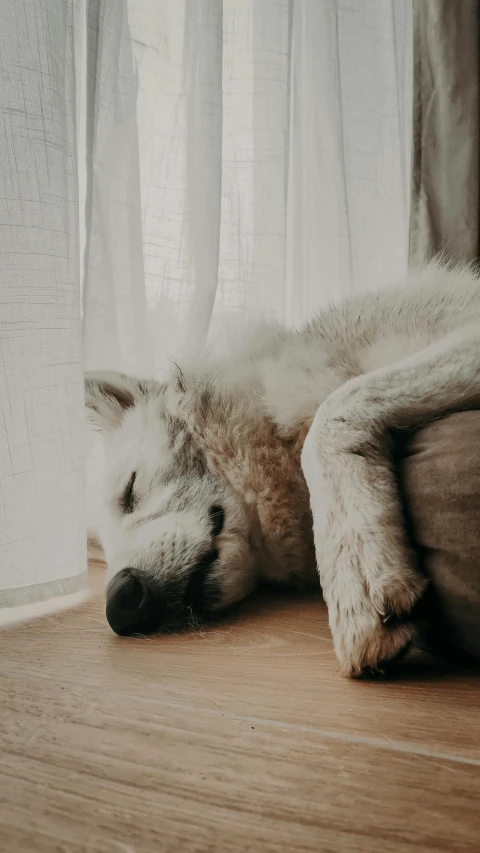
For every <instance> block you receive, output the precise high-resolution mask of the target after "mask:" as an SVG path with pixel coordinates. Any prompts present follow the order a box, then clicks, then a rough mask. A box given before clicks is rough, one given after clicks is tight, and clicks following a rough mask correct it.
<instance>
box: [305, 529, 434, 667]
mask: <svg viewBox="0 0 480 853" xmlns="http://www.w3.org/2000/svg"><path fill="white" fill-rule="evenodd" d="M380 538H381V537H379V539H377V540H375V543H373V542H372V541H371V540H370V542H368V540H366V539H365V537H364V536H359V535H358V534H356V535H353V534H352V535H351V536H349V537H346V539H345V538H344V539H343V540H342V541H341V542H340V543H338V542H337V543H336V544H337V547H336V548H335V552H336V559H334V560H332V561H329V564H330V570H329V571H327V572H324V573H322V574H323V576H324V577H323V592H324V597H325V601H326V603H327V606H328V612H329V619H330V627H331V630H332V636H333V641H334V648H335V652H336V655H337V658H338V660H339V663H340V667H341V670H342V672H343V673H345V674H346V675H350V676H353V677H359V676H363V675H372V674H374V673H378V674H383V673H384V672H385V670H386V668H387V667H389V665H391V664H392V663H393V662H394V661H396V660H398V659H399V658H400V657H401V656H402V655H403V654H404V652H405V651H406V650H407V648H408V647H409V645H410V644H411V643H412V641H413V640H414V639H415V636H416V627H415V625H414V624H413V623H412V620H411V616H410V614H411V612H412V610H413V608H414V607H415V605H416V604H417V602H418V600H419V599H420V597H421V596H422V594H423V591H424V589H425V585H426V581H425V579H424V578H423V577H422V576H421V575H420V574H419V573H418V572H417V571H416V569H415V567H414V564H410V563H409V556H410V555H409V554H408V552H407V550H403V549H401V550H398V548H396V547H395V543H394V542H393V541H391V542H390V546H391V547H389V548H386V550H385V549H383V548H381V547H379V546H380ZM327 541H328V540H327ZM384 544H385V545H386V543H384ZM368 545H370V547H368ZM397 545H398V543H397ZM332 550H333V549H332ZM395 556H396V558H398V562H396V560H395Z"/></svg>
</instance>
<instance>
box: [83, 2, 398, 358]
mask: <svg viewBox="0 0 480 853" xmlns="http://www.w3.org/2000/svg"><path fill="white" fill-rule="evenodd" d="M89 8H90V15H89V33H90V46H91V52H90V60H89V70H90V80H91V83H92V87H94V90H95V93H94V97H92V99H91V103H92V105H93V106H92V116H91V119H90V123H91V126H92V128H93V130H94V134H95V136H94V139H93V140H92V138H91V146H90V149H89V152H88V154H87V164H88V165H89V167H90V175H91V185H90V187H89V193H88V194H87V195H88V198H87V204H88V207H89V216H90V220H89V221H90V222H91V228H90V243H89V246H88V252H87V259H86V265H87V278H86V282H87V287H86V297H85V358H86V363H87V366H88V367H92V368H94V367H95V368H96V367H119V366H122V367H123V368H124V369H126V370H134V371H135V370H136V371H139V372H154V373H155V374H157V375H158V373H159V372H162V371H163V370H164V369H165V365H166V361H165V358H166V356H169V355H172V354H174V355H179V354H182V353H184V352H185V353H187V354H190V355H195V353H196V352H198V351H199V350H201V349H202V348H203V346H204V345H205V342H206V340H207V338H208V337H209V336H210V339H212V338H215V336H216V334H217V333H219V332H221V331H222V330H223V329H224V328H225V326H227V327H230V326H231V322H232V320H233V321H234V322H235V323H243V322H246V323H248V322H250V321H251V320H252V318H255V317H258V316H265V315H270V316H274V317H276V318H277V319H280V320H282V321H285V322H287V323H293V324H299V323H301V322H303V321H304V320H305V319H307V318H308V317H310V316H311V314H312V313H314V312H315V311H316V310H318V309H319V308H320V307H322V306H324V305H325V304H326V303H327V302H329V301H331V300H332V299H335V298H338V297H340V296H344V295H346V294H348V293H351V292H354V291H358V290H361V289H363V288H365V287H368V286H371V285H377V284H379V283H382V282H388V281H389V280H390V279H391V278H392V277H394V276H395V275H398V274H399V273H401V272H402V271H403V270H404V269H405V267H406V260H407V242H408V217H409V190H410V186H409V184H410V177H409V176H410V163H409V160H410V147H411V89H412V85H411V64H412V60H411V32H410V29H411V24H410V16H411V0H391V2H388V0H176V2H175V3H172V2H171V0H116V2H108V0H90V4H89Z"/></svg>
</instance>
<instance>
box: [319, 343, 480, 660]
mask: <svg viewBox="0 0 480 853" xmlns="http://www.w3.org/2000/svg"><path fill="white" fill-rule="evenodd" d="M478 403H480V334H479V329H478V328H477V327H475V328H471V329H468V330H462V331H461V332H460V333H455V334H452V335H449V336H447V337H445V338H444V339H443V340H441V341H440V342H439V343H437V344H434V345H432V346H431V347H428V348H427V349H425V350H423V351H422V352H420V353H418V354H417V355H415V356H412V357H411V358H408V359H405V360H404V361H403V362H401V363H398V364H396V365H393V366H392V367H388V368H382V369H380V370H376V371H373V372H372V373H369V374H366V375H364V376H361V377H358V378H357V379H353V380H350V381H349V382H347V383H346V384H345V385H344V386H342V388H340V389H339V390H338V391H335V392H334V393H333V394H331V395H330V397H328V398H327V400H326V401H325V403H323V405H322V406H321V407H320V408H319V410H318V411H317V414H316V416H315V418H314V421H313V424H312V427H311V429H310V431H309V433H308V435H307V438H306V440H305V444H304V448H303V452H302V468H303V472H304V475H305V478H306V481H307V486H308V488H309V491H310V501H311V508H312V513H313V522H314V535H315V549H316V554H317V563H318V568H319V574H320V581H321V584H322V587H323V593H324V597H325V601H326V603H327V606H328V610H329V620H330V626H331V630H332V635H333V640H334V646H335V651H336V654H337V657H338V659H339V661H340V665H341V667H342V670H343V671H344V672H345V673H347V674H349V675H361V674H363V673H364V672H368V671H375V670H381V669H382V668H383V665H384V664H385V663H386V662H388V661H390V660H392V659H394V658H396V657H397V656H398V655H399V654H400V653H401V652H402V651H403V650H404V649H405V648H406V647H407V646H408V644H409V643H410V641H411V640H412V639H413V638H414V636H415V628H414V626H413V625H412V624H411V623H409V622H408V613H409V611H410V610H411V608H412V606H413V604H414V603H415V602H416V600H417V599H418V597H419V596H420V595H421V593H422V591H423V589H424V586H425V581H424V579H423V577H422V575H421V574H420V573H419V572H418V570H417V568H416V565H415V558H414V555H413V553H412V552H411V550H410V548H409V546H408V542H407V538H406V534H405V531H404V523H403V518H402V512H401V504H400V500H399V496H398V493H397V485H396V481H395V476H394V472H393V470H392V466H391V462H390V455H389V443H388V436H389V430H390V429H392V428H404V427H414V426H416V425H417V424H420V423H422V422H425V421H428V420H429V419H432V418H434V417H438V416H439V415H441V414H443V413H445V412H447V411H449V410H455V409H459V408H462V407H463V408H466V407H468V406H471V405H472V404H473V405H477V404H478ZM401 620H404V621H401Z"/></svg>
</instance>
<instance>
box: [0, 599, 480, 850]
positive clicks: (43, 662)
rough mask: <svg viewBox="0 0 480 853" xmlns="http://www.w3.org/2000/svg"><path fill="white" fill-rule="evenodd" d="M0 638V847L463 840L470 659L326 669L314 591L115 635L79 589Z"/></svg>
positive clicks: (368, 844) (477, 823) (472, 678)
mask: <svg viewBox="0 0 480 853" xmlns="http://www.w3.org/2000/svg"><path fill="white" fill-rule="evenodd" d="M0 644H1V661H0V674H1V684H0V727H1V732H0V850H1V851H2V853H3V852H4V851H5V852H6V851H8V853H23V851H25V853H26V851H28V853H37V851H45V853H57V851H65V853H66V851H68V853H183V851H185V853H194V851H195V853H217V851H218V853H233V851H245V853H246V851H250V853H256V851H271V853H281V852H282V851H285V853H289V851H311V853H323V851H325V853H326V851H332V853H333V851H335V853H336V851H342V853H343V851H345V853H350V851H351V853H363V851H365V853H367V852H368V853H380V851H381V853H388V852H389V851H391V853H402V851H408V853H411V851H440V850H441V851H448V853H453V851H462V853H464V851H477V850H479V849H480V806H479V797H480V678H479V676H478V675H475V674H473V673H470V674H469V673H468V672H462V673H459V672H453V671H449V670H448V668H446V667H445V666H444V665H443V664H439V663H438V662H436V661H433V660H430V661H427V660H425V659H421V658H418V659H414V660H413V661H411V662H410V663H409V664H405V665H404V667H403V669H402V671H401V673H400V674H399V676H398V677H397V678H396V679H395V680H391V681H385V682H376V683H374V682H371V683H367V682H349V681H347V680H344V679H343V678H341V677H340V676H339V675H338V674H337V669H336V666H335V661H334V658H333V655H332V647H331V642H330V637H329V632H328V628H327V622H326V617H325V612H324V610H323V608H322V605H321V604H320V602H319V601H318V600H314V599H310V600H303V601H296V602H293V603H292V602H289V601H287V600H285V599H283V600H282V599H274V600H272V599H267V598H265V599H260V601H258V602H257V603H256V604H253V603H252V604H247V605H246V606H244V607H243V609H242V610H241V611H240V612H238V613H237V614H236V615H235V616H234V617H231V618H230V619H229V621H228V622H225V623H224V624H221V625H219V626H217V627H215V628H211V629H209V630H202V631H201V632H200V633H196V634H190V635H184V636H180V637H178V636H176V637H174V636H171V637H163V638H160V637H159V638H154V639H119V638H117V637H115V636H114V635H113V634H112V633H111V632H110V630H109V628H108V626H107V624H106V622H105V619H104V615H103V601H102V597H101V595H100V594H97V595H96V597H94V599H93V600H92V601H91V602H89V603H87V604H84V605H82V606H81V607H80V608H79V609H78V610H76V611H73V612H67V613H62V614H56V615H52V616H48V617H46V618H45V619H43V620H40V621H37V622H35V623H33V624H31V625H23V626H19V627H16V628H11V629H9V630H8V631H4V632H2V633H0Z"/></svg>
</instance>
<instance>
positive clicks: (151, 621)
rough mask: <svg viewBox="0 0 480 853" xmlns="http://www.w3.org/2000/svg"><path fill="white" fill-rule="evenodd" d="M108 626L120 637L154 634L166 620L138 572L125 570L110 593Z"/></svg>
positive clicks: (108, 596)
mask: <svg viewBox="0 0 480 853" xmlns="http://www.w3.org/2000/svg"><path fill="white" fill-rule="evenodd" d="M106 612H107V619H108V624H109V625H110V627H111V628H112V630H113V631H115V633H116V634H120V636H123V637H124V636H129V635H131V634H151V633H152V631H156V630H157V629H158V627H159V626H160V623H161V622H162V620H163V615H164V614H163V612H162V604H161V601H160V600H159V598H158V596H156V595H155V594H154V592H153V590H152V589H151V588H150V586H149V584H148V581H147V580H146V579H145V578H144V577H141V576H140V575H139V574H136V573H135V569H122V571H121V572H119V573H118V574H117V575H115V577H114V578H113V579H112V580H111V581H110V583H109V585H108V589H107V606H106Z"/></svg>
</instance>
